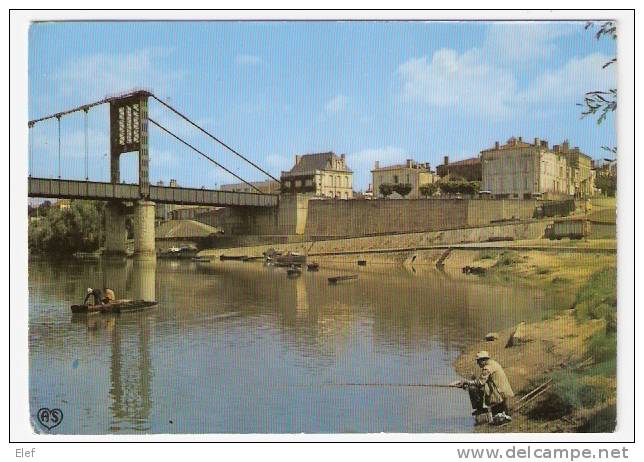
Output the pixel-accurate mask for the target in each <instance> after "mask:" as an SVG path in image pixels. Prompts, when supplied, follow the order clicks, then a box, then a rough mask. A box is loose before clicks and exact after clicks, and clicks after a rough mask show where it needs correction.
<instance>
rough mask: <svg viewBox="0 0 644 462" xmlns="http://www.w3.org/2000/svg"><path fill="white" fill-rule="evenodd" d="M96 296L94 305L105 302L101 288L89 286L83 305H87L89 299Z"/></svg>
mask: <svg viewBox="0 0 644 462" xmlns="http://www.w3.org/2000/svg"><path fill="white" fill-rule="evenodd" d="M92 297H94V303H92V305H104V304H105V303H104V302H103V298H104V295H103V291H102V290H101V289H92V288H91V287H88V288H87V295H85V300H83V305H87V302H89V299H90V298H92Z"/></svg>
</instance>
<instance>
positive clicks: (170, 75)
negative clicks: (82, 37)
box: [53, 48, 185, 101]
mask: <svg viewBox="0 0 644 462" xmlns="http://www.w3.org/2000/svg"><path fill="white" fill-rule="evenodd" d="M170 53H171V50H168V49H163V48H147V49H139V50H135V51H132V52H130V53H112V54H110V53H94V54H91V55H87V56H83V57H80V58H76V59H73V60H71V61H68V62H66V63H63V64H62V65H61V67H60V68H59V69H58V70H57V71H55V72H54V73H53V78H54V79H55V80H56V81H57V82H58V83H59V85H60V86H61V88H62V89H63V91H64V92H65V93H66V94H68V95H70V94H73V95H79V98H80V99H82V100H83V101H91V100H93V99H100V98H103V97H105V96H107V95H113V94H118V93H122V92H125V91H130V90H132V89H140V88H144V89H147V90H150V91H152V92H153V93H157V94H159V95H160V96H162V95H164V94H166V93H168V92H169V90H170V89H172V87H173V85H175V84H176V83H177V81H178V80H181V79H182V78H183V76H184V75H185V73H184V72H183V71H181V70H168V69H169V66H167V65H166V64H165V63H163V59H164V58H165V57H166V56H168V55H169V54H170Z"/></svg>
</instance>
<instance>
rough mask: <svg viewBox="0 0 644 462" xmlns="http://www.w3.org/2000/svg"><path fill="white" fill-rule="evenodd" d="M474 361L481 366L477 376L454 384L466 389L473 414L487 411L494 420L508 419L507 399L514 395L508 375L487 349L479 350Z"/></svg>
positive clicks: (502, 420) (503, 420)
mask: <svg viewBox="0 0 644 462" xmlns="http://www.w3.org/2000/svg"><path fill="white" fill-rule="evenodd" d="M476 363H477V364H478V366H479V367H480V368H481V373H480V374H479V376H478V378H474V379H472V380H465V381H462V382H458V383H457V384H455V385H456V386H460V387H461V388H464V389H466V390H467V391H468V392H469V394H470V401H471V402H472V407H473V408H474V413H473V414H474V415H477V414H482V413H485V412H488V410H489V411H490V412H491V413H492V415H493V416H494V419H495V421H496V422H500V423H502V422H505V421H510V420H512V418H511V417H510V415H509V412H510V408H509V399H510V398H512V397H513V396H514V392H513V391H512V387H511V386H510V382H509V381H508V377H507V376H506V375H505V371H504V370H503V367H501V365H500V364H499V363H497V362H496V361H494V360H493V359H490V355H489V353H488V352H487V351H479V352H478V353H477V355H476Z"/></svg>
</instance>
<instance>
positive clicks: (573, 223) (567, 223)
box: [544, 220, 590, 240]
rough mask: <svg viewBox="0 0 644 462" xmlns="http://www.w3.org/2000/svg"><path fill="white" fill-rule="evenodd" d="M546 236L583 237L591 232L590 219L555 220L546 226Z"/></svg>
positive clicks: (559, 237) (550, 237) (560, 237)
mask: <svg viewBox="0 0 644 462" xmlns="http://www.w3.org/2000/svg"><path fill="white" fill-rule="evenodd" d="M544 234H545V237H546V238H548V239H550V240H554V239H557V240H560V239H562V238H564V237H567V238H569V239H582V238H584V237H586V236H588V235H589V234H590V221H588V220H555V221H554V222H553V223H552V224H550V225H548V226H547V227H546V231H545V233H544Z"/></svg>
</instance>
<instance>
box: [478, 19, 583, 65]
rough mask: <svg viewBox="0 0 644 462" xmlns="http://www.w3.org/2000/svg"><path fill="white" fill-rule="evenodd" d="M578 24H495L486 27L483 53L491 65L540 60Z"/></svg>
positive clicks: (576, 29)
mask: <svg viewBox="0 0 644 462" xmlns="http://www.w3.org/2000/svg"><path fill="white" fill-rule="evenodd" d="M578 26H579V24H575V25H573V24H572V23H537V22H532V23H525V22H524V23H520V22H499V23H494V24H492V26H490V28H489V30H488V33H487V36H486V38H485V42H484V45H483V48H482V49H483V50H484V51H485V55H486V58H487V59H489V60H492V61H495V62H508V61H509V62H510V63H526V62H531V61H536V60H543V59H545V58H547V57H548V56H550V54H551V53H552V52H554V51H555V50H556V48H555V47H556V45H555V40H557V39H558V38H560V37H565V36H568V35H571V34H574V33H575V32H576V31H578V29H579V27H578Z"/></svg>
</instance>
